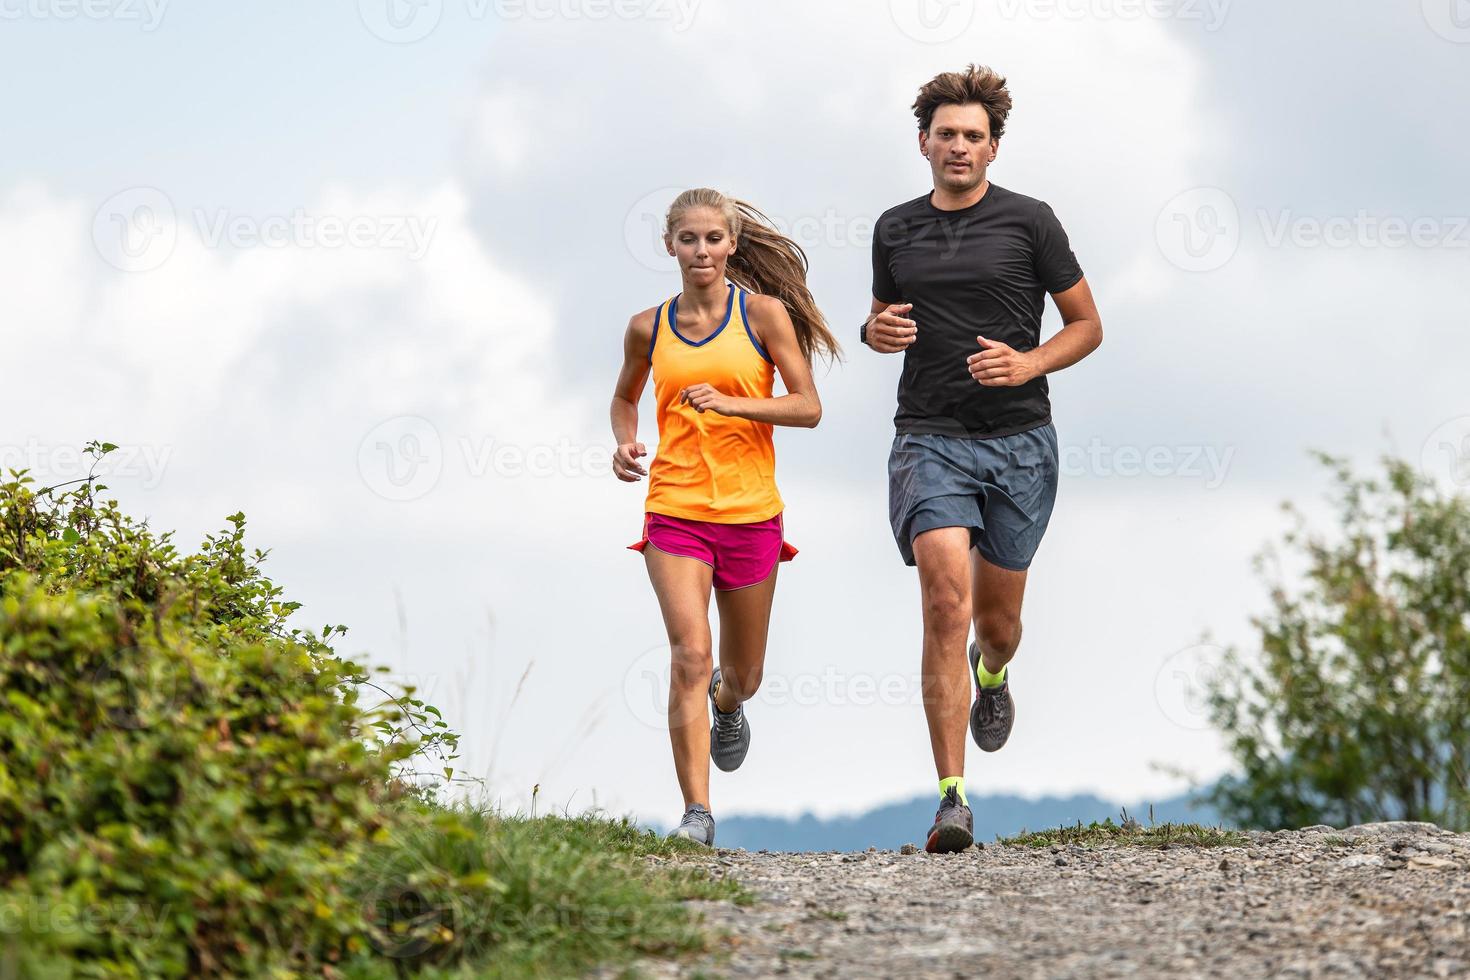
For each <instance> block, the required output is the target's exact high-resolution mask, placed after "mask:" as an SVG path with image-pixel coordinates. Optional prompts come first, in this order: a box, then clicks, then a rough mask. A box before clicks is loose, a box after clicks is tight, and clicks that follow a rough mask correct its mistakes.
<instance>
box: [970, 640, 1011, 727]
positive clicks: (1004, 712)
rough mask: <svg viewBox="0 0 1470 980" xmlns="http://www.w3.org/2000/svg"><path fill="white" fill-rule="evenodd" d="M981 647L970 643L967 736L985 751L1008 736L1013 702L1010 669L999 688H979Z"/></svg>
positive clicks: (1007, 669) (1007, 670)
mask: <svg viewBox="0 0 1470 980" xmlns="http://www.w3.org/2000/svg"><path fill="white" fill-rule="evenodd" d="M979 666H980V648H979V647H978V646H976V645H975V644H974V643H971V644H970V679H971V680H973V681H974V682H975V703H974V704H972V705H970V735H971V736H972V737H973V738H974V739H975V744H976V745H978V746H980V748H982V749H984V750H985V751H986V752H994V751H995V750H996V749H998V748H1000V747H1001V746H1002V745H1004V744H1006V739H1008V738H1010V737H1011V725H1013V724H1014V723H1015V721H1016V702H1015V701H1014V700H1013V699H1012V698H1011V669H1010V667H1007V668H1006V679H1005V681H1004V682H1002V683H1001V685H1000V686H999V687H981V686H980V675H979V673H978V672H977V669H976V668H978V667H979Z"/></svg>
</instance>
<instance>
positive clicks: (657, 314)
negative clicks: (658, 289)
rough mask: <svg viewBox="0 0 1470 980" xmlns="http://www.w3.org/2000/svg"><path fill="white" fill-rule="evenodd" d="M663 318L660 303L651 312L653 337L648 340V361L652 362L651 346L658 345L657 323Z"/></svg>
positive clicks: (662, 307)
mask: <svg viewBox="0 0 1470 980" xmlns="http://www.w3.org/2000/svg"><path fill="white" fill-rule="evenodd" d="M663 316H664V304H662V303H660V304H658V306H657V307H655V308H654V311H653V335H652V336H650V337H649V338H648V360H649V363H652V362H653V345H654V344H656V343H658V323H659V321H660V320H662V319H663Z"/></svg>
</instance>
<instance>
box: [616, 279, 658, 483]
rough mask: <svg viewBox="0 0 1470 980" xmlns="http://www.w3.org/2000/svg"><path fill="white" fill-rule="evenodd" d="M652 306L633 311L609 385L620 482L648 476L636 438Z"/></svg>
mask: <svg viewBox="0 0 1470 980" xmlns="http://www.w3.org/2000/svg"><path fill="white" fill-rule="evenodd" d="M654 312H655V310H654V308H652V307H650V308H649V309H646V310H644V311H643V312H642V313H637V314H634V316H633V318H632V319H631V320H629V321H628V330H627V333H625V334H624V335H623V368H622V370H621V371H619V372H618V383H617V386H616V387H615V388H613V397H612V409H611V415H612V431H613V439H614V440H616V441H617V444H618V448H617V450H616V451H615V452H614V453H613V460H612V464H613V473H614V474H616V475H617V478H618V479H619V480H622V481H623V482H624V483H636V482H638V481H639V480H640V479H642V478H643V477H645V476H647V475H648V471H647V470H646V469H644V468H643V465H642V464H641V463H639V462H638V457H639V456H647V455H648V450H647V449H646V448H645V447H644V445H643V443H641V442H639V441H638V399H640V398H642V397H643V386H644V385H646V384H647V383H648V371H649V364H648V344H649V342H650V341H652V340H653V315H654Z"/></svg>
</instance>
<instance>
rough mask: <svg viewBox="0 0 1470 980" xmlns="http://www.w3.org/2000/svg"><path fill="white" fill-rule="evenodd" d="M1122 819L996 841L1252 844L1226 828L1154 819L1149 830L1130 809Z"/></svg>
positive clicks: (1161, 845)
mask: <svg viewBox="0 0 1470 980" xmlns="http://www.w3.org/2000/svg"><path fill="white" fill-rule="evenodd" d="M1150 809H1152V808H1150ZM1120 819H1121V822H1119V823H1114V822H1113V818H1112V817H1109V818H1108V819H1106V820H1104V821H1102V822H1101V823H1099V822H1098V821H1096V820H1094V821H1092V822H1091V823H1089V824H1087V825H1086V826H1085V827H1084V826H1083V825H1082V821H1080V820H1079V821H1077V824H1076V826H1072V827H1057V828H1056V829H1055V830H1037V831H1025V830H1023V831H1022V832H1021V833H1019V834H1016V835H1015V836H1012V837H1001V836H998V835H997V837H996V840H997V841H998V842H999V843H1001V844H1004V845H1006V846H1008V847H1056V846H1070V845H1074V844H1075V845H1078V846H1081V847H1103V846H1108V845H1123V846H1127V847H1144V848H1166V847H1240V846H1244V845H1246V844H1248V843H1249V839H1248V838H1247V837H1246V836H1245V834H1243V833H1241V832H1240V831H1238V830H1227V829H1225V828H1223V827H1206V826H1204V825H1203V824H1197V823H1168V822H1165V823H1154V822H1153V821H1152V819H1150V821H1149V825H1148V826H1146V827H1145V826H1144V825H1143V824H1141V823H1139V822H1138V821H1137V820H1134V819H1133V818H1132V817H1130V816H1128V811H1127V810H1124V811H1123V812H1122V814H1121V815H1120Z"/></svg>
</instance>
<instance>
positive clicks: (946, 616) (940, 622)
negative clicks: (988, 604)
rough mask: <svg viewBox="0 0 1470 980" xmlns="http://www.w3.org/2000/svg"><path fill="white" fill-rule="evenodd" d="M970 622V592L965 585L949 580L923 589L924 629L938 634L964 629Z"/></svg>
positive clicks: (931, 584)
mask: <svg viewBox="0 0 1470 980" xmlns="http://www.w3.org/2000/svg"><path fill="white" fill-rule="evenodd" d="M969 622H970V590H969V586H968V584H967V583H964V582H956V581H950V580H942V581H938V582H930V583H929V584H928V585H926V586H925V588H924V628H925V629H926V630H935V631H939V632H946V631H952V630H956V629H966V628H967V627H968V626H969Z"/></svg>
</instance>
